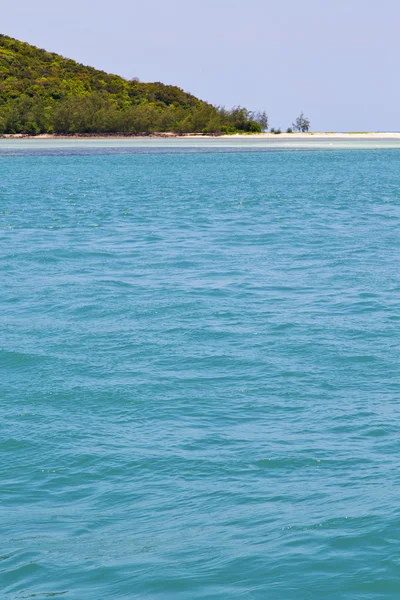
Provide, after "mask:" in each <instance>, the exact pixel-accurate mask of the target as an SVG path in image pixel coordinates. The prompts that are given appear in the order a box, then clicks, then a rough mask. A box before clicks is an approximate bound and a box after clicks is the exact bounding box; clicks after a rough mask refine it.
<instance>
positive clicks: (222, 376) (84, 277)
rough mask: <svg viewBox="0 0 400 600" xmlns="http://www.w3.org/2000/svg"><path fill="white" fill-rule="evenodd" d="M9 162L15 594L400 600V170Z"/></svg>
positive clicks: (67, 159)
mask: <svg viewBox="0 0 400 600" xmlns="http://www.w3.org/2000/svg"><path fill="white" fill-rule="evenodd" d="M7 148H8V147H7ZM7 148H6V149H4V148H3V150H1V147H0V250H1V253H0V258H1V263H0V268H1V278H2V282H3V285H2V288H1V292H0V326H1V338H0V363H1V372H2V376H1V381H0V387H1V419H2V426H1V436H0V450H1V456H2V460H1V463H0V477H1V490H0V494H1V513H0V514H1V516H0V526H1V532H2V534H1V538H0V540H1V541H0V582H1V588H2V590H3V591H2V597H4V598H5V599H6V600H20V599H22V598H33V597H35V598H38V599H44V598H50V597H58V596H60V597H62V598H65V599H68V600H100V599H106V598H110V599H111V598H112V599H118V600H120V599H121V600H122V599H126V600H128V599H131V598H140V599H149V600H150V599H155V598H163V599H164V598H165V599H171V600H175V599H178V598H182V599H187V598H191V599H192V598H193V599H202V600H203V599H204V600H205V599H207V600H210V599H214V600H217V599H218V600H221V599H227V598H230V599H231V598H232V599H236V598H237V599H248V600H258V599H259V600H263V599H266V598H268V599H271V600H292V599H293V600H295V599H296V600H303V599H304V600H306V599H310V598H312V599H322V598H323V599H324V600H333V599H337V600H339V599H340V600H347V599H348V600H350V599H351V600H353V599H366V600H367V599H368V600H378V599H381V598H397V597H399V594H400V581H399V552H398V549H399V533H400V507H399V492H400V474H399V451H400V436H399V433H400V431H399V424H400V405H399V392H400V377H399V358H400V356H399V342H398V334H399V325H400V302H399V291H400V289H399V288H400V285H399V276H398V275H399V273H398V269H399V246H400V242H399V225H400V177H399V173H400V151H399V150H397V149H390V148H386V149H373V150H372V149H371V150H365V149H363V150H357V149H353V150H351V151H346V150H342V149H340V148H339V149H333V150H329V151H327V150H324V149H320V150H319V151H318V152H312V151H307V150H306V149H303V150H304V151H302V152H296V151H287V150H285V151H275V152H255V151H252V152H246V151H244V150H243V149H242V150H241V151H238V149H236V151H235V152H233V151H231V150H230V149H229V148H225V150H224V151H223V152H222V151H220V152H213V151H212V149H211V150H210V149H209V150H208V151H207V152H199V151H195V150H193V151H191V152H183V151H179V152H175V151H174V150H173V148H172V149H171V150H168V147H167V148H166V149H165V148H164V150H163V152H158V151H154V152H150V151H149V152H145V153H143V152H132V153H110V152H108V151H107V149H103V151H101V150H99V149H97V150H96V152H91V151H90V148H89V149H86V150H85V151H84V152H77V151H71V152H68V151H67V150H66V149H64V150H63V151H62V153H61V155H60V153H59V151H57V150H56V149H55V150H52V151H51V150H47V151H45V152H44V153H43V152H41V151H38V152H34V151H32V150H29V149H25V151H22V150H21V151H19V152H14V153H13V155H12V156H10V152H9V149H7ZM278 150H279V148H278Z"/></svg>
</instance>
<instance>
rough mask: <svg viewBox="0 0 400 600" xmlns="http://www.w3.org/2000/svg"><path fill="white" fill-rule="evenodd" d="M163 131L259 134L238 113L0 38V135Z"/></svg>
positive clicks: (253, 122)
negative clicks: (254, 132) (253, 132)
mask: <svg viewBox="0 0 400 600" xmlns="http://www.w3.org/2000/svg"><path fill="white" fill-rule="evenodd" d="M265 118H266V116H265V115H264V119H265ZM259 120H260V119H259ZM261 120H262V119H261ZM167 131H172V132H176V133H189V132H202V133H219V132H228V133H229V132H234V131H261V124H260V123H259V122H257V115H254V114H252V113H249V112H248V111H247V110H246V109H244V108H235V109H233V110H232V111H226V110H224V109H218V108H216V107H214V106H212V105H210V104H208V103H206V102H204V101H202V100H199V99H198V98H196V97H195V96H192V95H191V94H188V93H186V92H184V91H183V90H181V89H180V88H178V87H175V86H170V85H164V84H162V83H141V82H139V81H136V80H133V81H127V80H126V79H124V78H122V77H119V76H117V75H110V74H108V73H105V72H103V71H99V70H97V69H94V68H92V67H86V66H84V65H81V64H79V63H77V62H75V61H74V60H70V59H67V58H64V57H62V56H60V55H58V54H54V53H52V52H47V51H46V50H41V49H39V48H36V47H35V46H31V45H30V44H27V43H25V42H20V41H18V40H15V39H12V38H10V37H7V36H5V35H1V34H0V133H29V134H38V133H60V134H61V133H65V134H73V133H118V132H126V133H151V132H167Z"/></svg>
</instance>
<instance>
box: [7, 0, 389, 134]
mask: <svg viewBox="0 0 400 600" xmlns="http://www.w3.org/2000/svg"><path fill="white" fill-rule="evenodd" d="M1 4H2V6H1V25H0V27H1V33H5V34H7V35H10V36H12V37H16V38H18V39H21V40H24V41H28V42H30V43H32V44H35V45H37V46H39V47H41V48H46V49H48V50H51V51H54V52H59V53H60V54H63V55H64V56H68V57H70V58H73V59H75V60H78V61H79V62H82V63H84V64H90V65H92V66H94V67H98V68H101V69H104V70H106V71H110V72H114V73H117V74H120V75H123V76H124V77H128V78H130V77H134V76H138V77H139V78H140V79H141V80H142V81H163V82H164V83H171V84H176V85H179V86H180V87H182V88H184V89H185V90H187V91H190V92H192V93H193V94H196V95H197V96H199V97H201V98H203V99H205V100H208V101H210V102H212V103H214V104H224V105H226V106H232V105H234V104H241V105H245V106H247V107H248V108H251V109H266V110H267V112H268V114H269V116H270V123H271V125H272V126H275V127H277V126H281V127H285V128H286V127H287V126H288V125H290V123H291V122H292V121H293V120H294V119H295V117H296V116H297V115H298V113H299V112H300V111H301V110H304V112H305V113H306V115H307V116H308V117H309V118H310V119H311V123H312V127H313V129H314V130H317V129H320V130H326V131H334V130H338V131H340V130H342V131H346V130H352V131H366V130H382V131H385V130H397V131H398V130H400V80H399V77H398V60H399V56H400V52H399V50H400V36H399V34H398V27H399V23H400V2H398V0H397V1H396V0H379V2H378V1H377V0H369V1H368V0H303V1H299V0H275V1H274V2H271V1H269V0H246V1H244V0H241V1H239V0H229V1H225V0H214V1H212V0H197V1H192V0H164V1H162V0H153V1H151V2H149V1H148V2H145V1H141V2H139V1H138V0H113V1H105V0H90V1H89V0H68V2H62V1H60V0H58V1H57V0H13V2H7V1H6V0H3V1H2V3H1Z"/></svg>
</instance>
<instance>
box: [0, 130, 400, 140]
mask: <svg viewBox="0 0 400 600" xmlns="http://www.w3.org/2000/svg"><path fill="white" fill-rule="evenodd" d="M2 139H3V140H21V139H23V140H27V139H30V140H59V139H65V140H71V139H72V140H75V139H101V140H112V139H142V140H145V139H191V140H193V139H218V140H221V139H224V140H276V141H279V140H311V139H317V140H328V139H337V140H339V139H340V140H347V139H348V140H360V139H362V140H367V139H370V140H387V139H400V132H365V133H361V132H359V133H357V132H355V133H349V132H312V133H280V134H275V133H257V134H233V135H211V134H202V133H184V134H178V133H150V134H135V133H110V134H107V133H74V134H50V133H43V134H38V135H30V134H25V133H8V134H1V135H0V140H2Z"/></svg>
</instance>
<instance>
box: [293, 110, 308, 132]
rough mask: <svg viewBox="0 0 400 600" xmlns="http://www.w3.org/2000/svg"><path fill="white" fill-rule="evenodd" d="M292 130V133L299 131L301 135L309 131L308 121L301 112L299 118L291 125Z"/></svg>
mask: <svg viewBox="0 0 400 600" xmlns="http://www.w3.org/2000/svg"><path fill="white" fill-rule="evenodd" d="M292 128H293V130H294V131H300V132H302V133H305V132H307V131H309V130H310V121H309V120H308V119H307V117H305V116H304V113H303V112H301V114H300V116H299V117H297V119H296V121H295V122H294V123H293V124H292Z"/></svg>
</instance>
